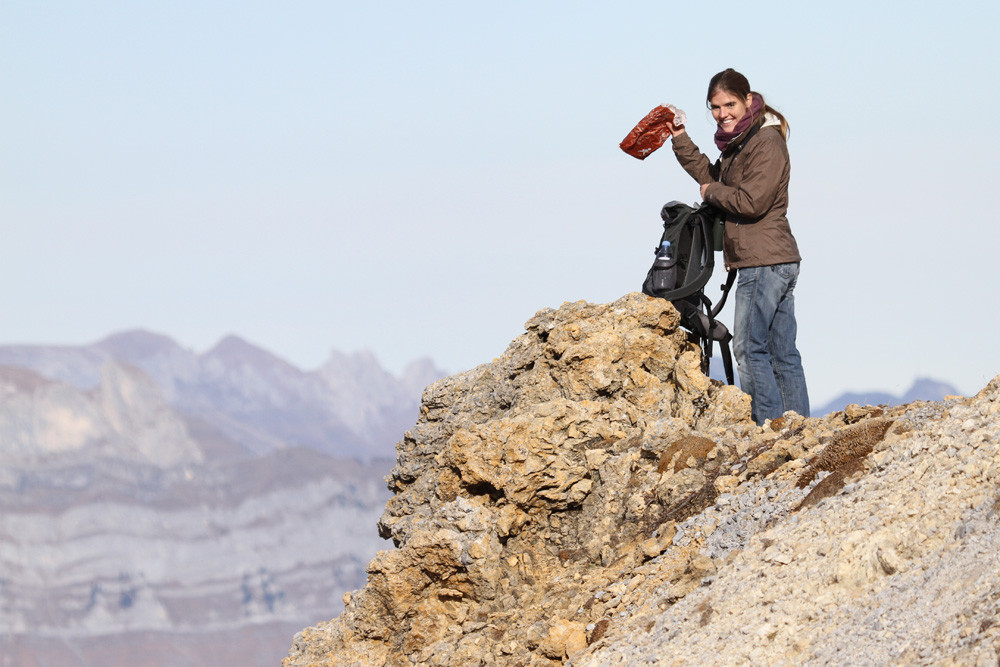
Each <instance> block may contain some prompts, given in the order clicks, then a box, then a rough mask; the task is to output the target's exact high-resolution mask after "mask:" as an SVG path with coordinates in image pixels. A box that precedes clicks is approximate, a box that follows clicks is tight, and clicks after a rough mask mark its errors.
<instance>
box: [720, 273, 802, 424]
mask: <svg viewBox="0 0 1000 667" xmlns="http://www.w3.org/2000/svg"><path fill="white" fill-rule="evenodd" d="M798 278H799V263H798V262H793V263H790V264H775V265H773V266H753V267H748V268H743V269H740V270H739V279H738V281H737V283H736V321H735V323H734V325H733V329H734V331H733V356H735V357H736V363H737V365H738V366H739V369H740V386H741V388H742V389H743V391H745V392H746V393H748V394H750V398H751V399H752V403H751V407H750V415H751V417H752V418H753V420H754V421H755V422H757V424H758V425H762V424H763V423H764V420H765V419H774V418H776V417H780V416H781V415H782V414H784V413H785V411H786V410H794V411H795V412H797V413H799V414H800V415H802V416H803V417H808V416H809V393H808V391H807V390H806V376H805V373H804V372H803V370H802V357H801V356H800V355H799V351H798V348H796V347H795V333H796V325H795V297H794V296H793V295H792V291H793V290H794V289H795V283H796V281H797V280H798Z"/></svg>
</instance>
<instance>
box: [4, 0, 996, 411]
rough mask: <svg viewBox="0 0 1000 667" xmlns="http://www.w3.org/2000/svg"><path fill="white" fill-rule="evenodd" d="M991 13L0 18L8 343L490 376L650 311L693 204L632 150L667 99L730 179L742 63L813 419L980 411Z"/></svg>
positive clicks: (988, 277) (988, 363)
mask: <svg viewBox="0 0 1000 667" xmlns="http://www.w3.org/2000/svg"><path fill="white" fill-rule="evenodd" d="M998 6H1000V3H996V2H961V1H959V2H951V3H922V2H915V3H909V4H908V5H901V4H899V3H895V2H892V3H890V2H885V3H879V2H871V1H867V2H857V1H848V2H840V3H824V4H823V5H815V6H813V5H804V4H799V3H791V2H789V3H768V2H763V3H761V2H756V3H747V2H716V3H664V2H646V3H630V2H618V3H614V4H613V6H612V3H606V4H605V5H599V6H582V5H581V3H571V2H506V3H502V4H501V3H489V4H488V5H487V4H485V3H475V2H371V3H361V2H352V3H343V2H319V1H318V0H317V1H303V2H212V1H211V0H208V1H199V2H192V1H184V2H176V1H172V2H160V1H148V0H147V1H144V2H141V3H139V2H124V1H123V2H102V1H95V2H87V3H78V2H51V1H50V2H45V1H41V2H39V1H31V2H29V1H23V2H22V1H11V0H0V86H2V91H3V93H2V96H0V155H2V157H0V217H2V220H3V240H2V242H0V285H2V287H0V309H2V311H3V312H4V318H3V326H2V327H0V343H5V344H6V343H66V344H80V343H87V342H91V341H94V340H96V339H98V338H101V337H103V336H104V335H106V334H109V333H112V332H114V331H119V330H122V329H127V328H135V327H141V328H147V329H151V330H154V331H158V332H161V333H164V334H167V335H169V336H171V337H173V338H175V339H176V340H178V341H179V342H180V343H182V344H183V345H185V346H187V347H190V348H192V349H195V350H198V351H203V350H205V349H207V348H209V347H210V346H211V345H213V344H214V343H215V342H216V341H217V340H219V339H220V338H222V337H223V336H224V335H226V334H228V333H236V334H239V335H241V336H243V337H245V338H247V339H249V340H251V341H253V342H255V343H257V344H259V345H261V346H263V347H265V348H267V349H269V350H271V351H273V352H275V353H276V354H278V355H279V356H282V357H284V358H286V359H288V360H289V361H291V362H293V363H295V364H296V365H298V366H300V367H303V368H306V369H310V368H315V367H317V366H319V365H320V364H322V363H323V361H324V360H325V359H326V358H327V356H328V354H329V352H330V350H331V349H337V350H341V351H344V352H351V351H355V350H361V349H366V348H367V349H371V350H372V351H374V352H375V354H376V356H377V357H378V358H379V359H380V360H381V361H382V362H383V363H384V364H386V365H387V366H388V367H389V368H391V369H394V370H399V369H400V368H402V367H403V366H404V365H405V364H406V363H407V362H408V361H410V360H413V359H415V358H417V357H421V356H425V355H426V356H430V357H432V358H433V359H434V360H435V361H436V362H437V363H438V364H439V365H440V366H442V367H444V368H445V369H447V370H449V371H458V370H462V369H464V368H468V367H471V366H474V365H476V364H478V363H482V362H487V361H490V360H491V359H492V358H493V357H495V356H497V355H499V354H500V353H501V352H502V351H503V350H504V348H505V347H506V345H507V343H508V342H509V341H510V340H511V339H512V338H514V337H515V336H517V335H519V334H520V333H521V332H522V331H523V328H522V325H523V323H524V322H525V321H526V320H527V319H528V318H529V317H531V316H532V315H533V314H534V313H535V312H536V311H537V310H539V309H541V308H544V307H547V306H559V305H560V304H561V303H563V302H564V301H575V300H578V299H585V300H588V301H592V302H606V301H611V300H614V299H616V298H618V297H620V296H622V295H624V294H626V293H628V292H630V291H634V290H637V289H638V288H639V286H640V284H641V282H642V278H643V277H644V275H645V272H646V269H647V268H648V265H649V263H650V259H651V252H650V251H651V249H652V246H653V244H654V242H655V240H656V237H657V236H658V234H659V229H660V221H659V217H658V213H659V208H660V206H661V205H662V204H663V203H664V202H666V201H668V200H671V199H680V200H683V201H688V202H693V201H695V200H696V199H697V198H698V191H697V187H696V184H695V183H694V181H692V180H690V179H689V178H688V177H687V176H686V175H685V174H684V173H683V172H682V171H681V169H680V167H678V165H677V164H676V162H675V161H674V159H673V156H672V154H671V152H670V151H669V148H667V149H665V150H663V151H661V152H659V153H656V154H654V155H653V156H651V157H650V158H648V159H647V160H645V161H644V162H640V161H638V160H635V159H633V158H630V157H628V156H626V155H625V154H624V153H622V152H621V151H620V150H619V149H618V142H619V141H620V140H621V139H622V137H624V136H625V134H626V133H627V132H628V131H629V130H630V129H631V127H632V126H633V125H634V124H635V122H636V121H637V120H639V118H641V117H642V116H643V115H644V114H645V113H646V112H647V111H649V109H651V108H652V107H653V106H656V105H657V104H661V103H668V102H669V103H673V104H675V105H678V106H680V107H681V108H683V109H685V110H686V111H687V112H688V115H689V117H690V121H689V124H688V126H689V130H690V132H691V135H692V136H693V138H694V139H695V141H696V142H697V143H698V144H699V145H700V146H701V147H702V148H703V149H705V150H706V152H708V153H709V154H710V155H712V156H713V157H714V155H715V151H714V150H713V148H712V142H711V135H712V132H713V129H714V126H713V123H712V121H711V117H710V116H709V114H708V113H707V112H706V111H705V110H704V96H705V88H706V85H707V82H708V79H709V78H710V77H711V75H712V74H714V73H715V72H717V71H718V70H720V69H723V68H725V67H728V66H732V67H735V68H737V69H739V70H741V71H742V72H744V73H745V74H746V75H747V76H748V77H749V79H750V82H751V84H752V85H753V86H754V88H756V89H757V90H759V91H761V92H763V93H764V94H765V96H766V97H767V98H768V101H769V102H770V103H771V104H772V105H773V106H775V107H777V108H778V109H780V110H781V111H783V112H784V113H785V115H786V116H787V117H788V119H789V121H790V123H791V127H792V132H791V137H790V142H789V150H790V153H791V158H792V186H791V207H790V210H789V218H790V220H791V223H792V229H793V231H794V233H795V235H796V237H797V238H798V241H799V244H800V248H801V251H802V254H803V256H804V261H803V265H802V276H801V281H800V285H799V289H798V292H797V297H798V300H797V306H798V315H799V326H800V346H801V349H802V353H803V357H804V362H805V368H806V374H807V377H808V380H809V383H810V389H811V391H812V394H813V399H814V402H815V403H817V404H818V403H821V402H824V401H825V400H827V399H829V398H832V397H833V396H834V395H835V394H838V393H840V392H841V391H844V390H848V389H858V390H860V389H869V388H881V389H889V390H893V391H900V390H902V389H905V388H906V387H907V386H909V384H910V383H911V382H912V380H913V379H914V377H916V376H918V375H930V376H934V377H937V378H941V379H944V380H949V381H952V382H954V383H956V384H957V385H958V387H959V389H961V390H962V391H964V392H973V391H976V390H978V389H979V388H980V387H981V386H982V385H983V384H985V383H986V382H987V381H988V380H989V379H990V378H992V377H993V376H994V375H995V374H997V373H1000V351H998V349H997V346H996V344H995V343H994V338H996V332H997V331H998V330H1000V312H998V309H997V308H996V303H997V297H996V296H995V292H994V288H993V284H994V282H995V280H996V279H995V276H994V271H993V266H994V262H995V257H996V255H997V253H998V251H1000V250H998V246H1000V243H998V241H1000V231H998V228H997V225H996V223H995V221H996V215H995V201H996V195H995V194H994V192H995V187H994V184H993V181H994V179H995V175H996V167H995V166H994V159H995V156H996V154H997V149H998V148H1000V140H998V138H997V132H996V130H995V128H994V125H995V124H996V118H997V115H998V112H1000V93H998V86H997V81H1000V53H998V49H997V47H996V34H997V32H998V30H1000V9H998ZM903 7H906V9H903ZM720 280H721V278H720ZM715 282H719V281H713V283H715ZM725 317H726V318H727V319H731V317H732V310H731V306H729V307H727V310H726V315H725Z"/></svg>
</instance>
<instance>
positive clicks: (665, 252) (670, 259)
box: [653, 241, 677, 292]
mask: <svg viewBox="0 0 1000 667" xmlns="http://www.w3.org/2000/svg"><path fill="white" fill-rule="evenodd" d="M675 287H677V258H676V257H674V251H673V248H672V247H671V246H670V241H664V242H663V243H661V244H660V248H659V250H657V251H656V259H655V260H653V289H654V290H656V291H658V292H661V291H662V292H665V291H669V290H672V289H674V288H675Z"/></svg>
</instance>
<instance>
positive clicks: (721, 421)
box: [283, 294, 1000, 667]
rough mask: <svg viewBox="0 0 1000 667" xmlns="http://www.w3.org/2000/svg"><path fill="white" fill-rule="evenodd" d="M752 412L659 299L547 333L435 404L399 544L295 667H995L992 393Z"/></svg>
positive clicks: (997, 580)
mask: <svg viewBox="0 0 1000 667" xmlns="http://www.w3.org/2000/svg"><path fill="white" fill-rule="evenodd" d="M749 407H750V406H749V398H748V397H747V396H745V395H744V394H742V393H741V392H739V391H738V390H737V389H735V388H733V387H728V386H724V385H721V384H719V383H718V382H714V381H711V380H709V379H708V378H706V377H705V376H703V375H702V374H701V372H700V368H699V353H698V349H697V347H695V346H694V345H693V344H692V343H689V342H688V340H687V336H686V334H685V333H684V332H683V331H682V330H680V329H679V328H678V324H677V314H676V312H675V311H674V310H673V308H672V307H671V306H670V305H669V304H667V303H666V302H664V301H662V300H657V299H651V298H647V297H645V296H643V295H639V294H631V295H628V296H626V297H624V298H622V299H620V300H618V301H616V302H614V303H610V304H604V305H594V304H588V303H583V302H579V303H569V304H564V305H563V306H562V307H560V308H558V309H555V310H552V309H549V310H544V311H542V312H540V313H538V314H537V315H536V316H535V317H533V318H532V319H531V320H529V321H528V322H527V325H526V332H525V333H524V334H523V335H522V336H520V337H519V338H517V339H515V340H514V341H513V342H512V343H511V345H510V346H509V347H508V349H507V350H506V351H505V352H504V353H503V354H502V355H501V356H500V357H498V358H497V359H495V360H493V361H492V362H491V363H488V364H484V365H482V366H479V367H477V368H475V369H473V370H471V371H468V372H466V373H463V374H461V375H456V376H453V377H450V378H446V379H444V380H441V381H439V382H437V383H435V384H433V385H431V386H430V387H429V388H428V389H427V391H426V392H425V393H424V396H423V402H422V405H421V409H420V417H419V419H418V420H417V422H416V424H415V425H414V426H413V428H411V429H410V430H409V431H408V432H407V434H406V436H405V437H404V438H403V439H402V441H400V442H399V444H398V445H397V457H398V458H397V462H396V466H395V468H394V469H393V471H392V473H391V476H390V480H389V481H390V488H391V490H392V491H393V493H394V495H393V497H392V499H391V500H390V501H389V503H388V504H387V506H386V508H385V511H384V512H383V514H382V517H381V519H380V520H379V530H380V532H381V534H382V535H383V536H385V537H386V538H390V539H391V540H392V541H393V543H394V544H395V546H396V548H394V549H388V550H385V551H382V552H380V553H379V554H378V555H377V556H376V557H375V559H374V560H372V561H371V563H369V565H368V583H367V585H366V586H365V587H364V588H362V589H360V590H358V591H354V592H353V593H351V594H349V595H347V596H345V602H346V607H345V609H344V611H343V613H341V615H340V616H339V617H338V618H335V619H334V620H332V621H330V622H326V623H320V624H317V625H315V626H312V627H309V628H307V629H305V630H303V631H301V632H300V633H299V634H297V635H296V636H295V638H294V640H293V645H292V648H291V650H290V652H289V654H288V657H287V658H286V659H285V661H284V663H283V665H284V667H304V666H306V665H311V666H317V665H373V666H378V667H383V666H386V665H413V664H416V665H560V664H572V665H593V666H597V665H633V664H647V663H648V664H653V663H654V662H655V661H656V660H659V661H660V662H661V663H662V662H663V661H664V660H666V664H674V663H676V664H800V663H803V662H810V661H811V662H815V663H816V664H828V663H830V662H837V661H841V662H844V663H845V664H846V663H856V662H865V661H871V660H874V661H875V662H877V663H879V664H885V663H891V662H893V661H894V660H895V661H901V662H903V663H914V662H916V663H922V662H938V661H942V660H947V659H949V658H950V657H951V656H958V657H959V658H958V661H959V662H960V663H961V664H994V663H995V662H996V656H997V653H998V651H1000V626H998V625H997V624H996V621H995V618H996V617H997V614H998V612H1000V607H998V606H997V600H998V599H1000V568H996V566H995V554H996V553H997V549H998V547H1000V527H998V526H1000V521H998V518H1000V449H998V442H1000V419H998V416H1000V378H998V379H997V380H994V382H992V383H991V384H990V385H989V386H988V387H987V388H986V389H984V390H983V391H982V392H981V393H980V394H979V395H977V396H975V397H971V398H953V399H949V400H948V401H944V402H937V403H912V404H908V405H903V406H897V407H893V408H881V407H870V406H857V405H851V406H848V408H847V409H845V410H844V411H840V412H836V413H832V414H829V415H826V416H824V417H819V418H811V419H807V418H803V417H801V416H799V415H796V414H794V413H787V414H786V415H784V416H783V417H782V418H780V419H776V420H774V421H771V422H768V423H766V424H765V425H764V426H763V427H760V428H758V427H757V426H755V425H754V424H753V423H752V422H751V421H750V419H749ZM872 656H877V657H876V658H873V657H872ZM990 660H993V662H989V661H990ZM984 661H985V662H984Z"/></svg>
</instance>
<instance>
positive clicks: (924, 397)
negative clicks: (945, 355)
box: [812, 378, 961, 416]
mask: <svg viewBox="0 0 1000 667" xmlns="http://www.w3.org/2000/svg"><path fill="white" fill-rule="evenodd" d="M960 393H961V392H960V391H959V390H958V389H956V388H955V387H953V386H952V385H950V384H948V383H947V382H942V381H941V380H934V379H932V378H917V379H916V380H914V382H913V386H911V387H910V388H909V389H907V390H906V391H905V392H904V393H903V394H902V395H900V396H895V395H893V394H890V393H888V392H884V391H867V392H845V393H843V394H841V395H840V396H837V397H836V398H835V399H833V400H832V401H830V402H829V403H827V404H826V405H823V406H822V407H819V408H815V409H813V411H812V412H813V414H815V415H817V416H818V415H827V414H830V413H831V412H836V411H838V410H843V409H844V408H845V407H847V406H848V405H850V404H852V403H856V404H858V405H889V406H892V405H903V404H904V403H912V402H913V401H940V400H941V399H943V398H944V397H945V396H957V395H959V394H960Z"/></svg>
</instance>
